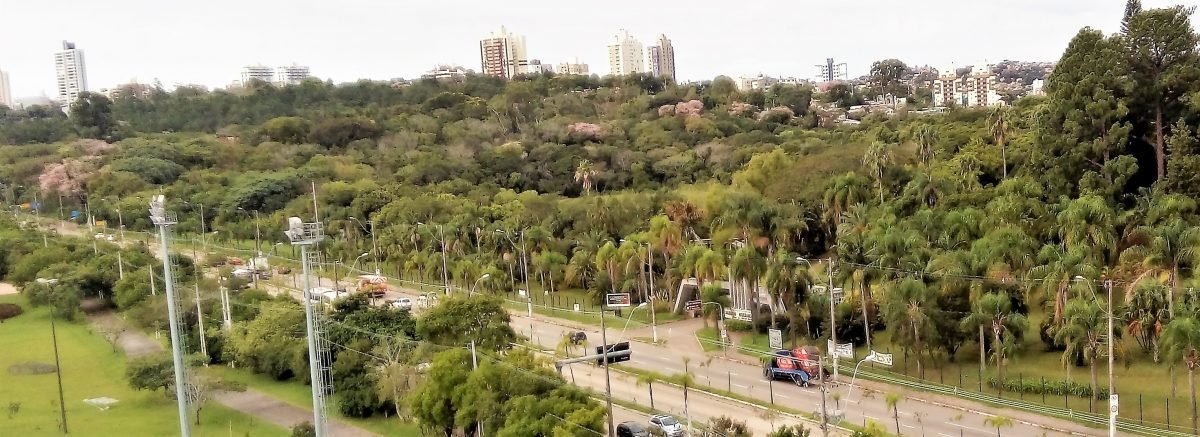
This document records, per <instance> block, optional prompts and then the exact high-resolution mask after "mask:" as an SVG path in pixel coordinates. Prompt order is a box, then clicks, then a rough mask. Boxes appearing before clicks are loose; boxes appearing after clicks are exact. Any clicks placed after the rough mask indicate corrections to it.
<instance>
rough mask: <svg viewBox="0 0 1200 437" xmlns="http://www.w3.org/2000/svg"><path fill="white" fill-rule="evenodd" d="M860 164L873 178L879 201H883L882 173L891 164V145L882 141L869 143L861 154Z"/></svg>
mask: <svg viewBox="0 0 1200 437" xmlns="http://www.w3.org/2000/svg"><path fill="white" fill-rule="evenodd" d="M862 164H863V167H866V168H867V171H869V172H870V173H871V177H872V178H875V185H877V186H878V187H879V203H883V184H884V173H885V172H887V169H888V166H891V165H892V151H891V147H890V146H888V145H887V144H885V143H882V142H875V143H874V144H871V147H868V148H867V152H866V153H865V154H863V158H862Z"/></svg>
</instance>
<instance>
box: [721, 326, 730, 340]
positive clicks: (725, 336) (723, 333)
mask: <svg viewBox="0 0 1200 437" xmlns="http://www.w3.org/2000/svg"><path fill="white" fill-rule="evenodd" d="M721 341H729V331H727V330H725V327H724V326H722V327H721Z"/></svg>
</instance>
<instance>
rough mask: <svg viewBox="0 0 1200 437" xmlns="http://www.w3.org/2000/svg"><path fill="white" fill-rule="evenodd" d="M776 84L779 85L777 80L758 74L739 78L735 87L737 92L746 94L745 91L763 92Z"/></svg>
mask: <svg viewBox="0 0 1200 437" xmlns="http://www.w3.org/2000/svg"><path fill="white" fill-rule="evenodd" d="M776 83H779V79H777V78H774V77H771V76H764V75H762V74H761V73H760V74H759V75H757V76H750V77H747V76H742V77H739V78H738V79H737V82H736V85H737V88H738V91H742V92H746V91H754V90H765V89H767V88H770V87H771V85H774V84H776Z"/></svg>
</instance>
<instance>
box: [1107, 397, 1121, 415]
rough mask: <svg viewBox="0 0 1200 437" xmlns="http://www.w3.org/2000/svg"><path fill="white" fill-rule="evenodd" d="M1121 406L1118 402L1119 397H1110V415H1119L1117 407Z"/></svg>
mask: <svg viewBox="0 0 1200 437" xmlns="http://www.w3.org/2000/svg"><path fill="white" fill-rule="evenodd" d="M1119 404H1120V403H1119V402H1117V395H1108V414H1111V415H1113V416H1116V415H1117V406H1118V405H1119Z"/></svg>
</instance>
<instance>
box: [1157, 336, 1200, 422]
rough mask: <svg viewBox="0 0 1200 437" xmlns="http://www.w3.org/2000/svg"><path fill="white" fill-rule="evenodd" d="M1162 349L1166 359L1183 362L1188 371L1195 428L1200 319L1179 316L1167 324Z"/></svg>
mask: <svg viewBox="0 0 1200 437" xmlns="http://www.w3.org/2000/svg"><path fill="white" fill-rule="evenodd" d="M1162 341H1163V351H1164V352H1165V353H1166V355H1167V360H1168V361H1174V362H1180V361H1182V362H1183V365H1184V366H1185V367H1187V371H1188V390H1189V392H1190V393H1191V401H1192V429H1195V428H1196V376H1195V375H1196V368H1197V367H1200V320H1197V319H1196V317H1195V316H1191V315H1189V316H1187V317H1180V318H1178V319H1175V320H1172V321H1171V323H1168V324H1167V329H1166V332H1165V333H1164V334H1163V340H1162Z"/></svg>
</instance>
